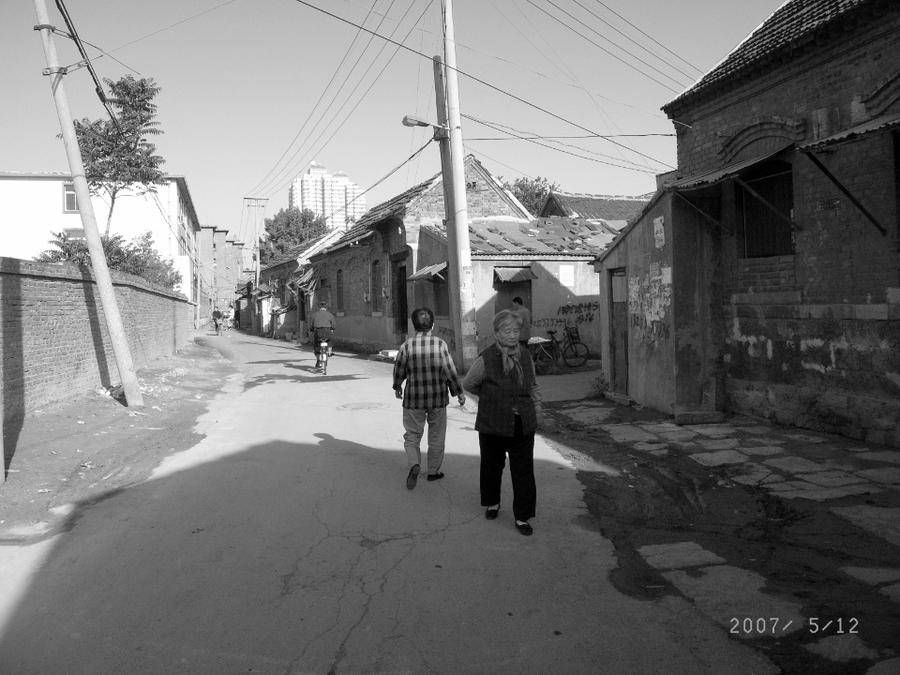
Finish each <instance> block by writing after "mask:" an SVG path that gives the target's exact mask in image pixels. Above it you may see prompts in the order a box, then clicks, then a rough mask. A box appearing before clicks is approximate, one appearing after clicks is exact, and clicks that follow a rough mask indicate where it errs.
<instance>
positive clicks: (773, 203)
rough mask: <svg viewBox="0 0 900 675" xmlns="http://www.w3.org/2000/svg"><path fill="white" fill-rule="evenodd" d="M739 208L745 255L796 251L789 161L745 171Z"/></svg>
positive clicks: (792, 186)
mask: <svg viewBox="0 0 900 675" xmlns="http://www.w3.org/2000/svg"><path fill="white" fill-rule="evenodd" d="M741 183H743V185H742V184H741ZM754 193H756V194H754ZM760 198H762V199H760ZM763 200H765V201H763ZM737 207H738V216H739V218H740V221H739V222H740V224H741V226H742V229H743V233H744V257H745V258H765V257H769V256H778V255H793V254H794V240H793V230H792V228H791V224H790V222H789V221H790V220H791V219H792V217H793V210H794V181H793V175H792V167H791V165H790V164H789V163H787V162H779V161H774V162H766V163H764V164H762V165H760V166H759V167H756V168H755V169H754V170H753V171H748V172H746V173H744V174H742V175H741V177H740V181H739V183H738V190H737Z"/></svg>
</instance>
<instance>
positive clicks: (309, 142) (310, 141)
mask: <svg viewBox="0 0 900 675" xmlns="http://www.w3.org/2000/svg"><path fill="white" fill-rule="evenodd" d="M394 2H395V0H391V4H390V7H393V6H394ZM414 2H415V0H411V1H410V4H409V5H408V6H407V8H406V11H405V12H404V13H403V16H404V17H406V16H407V15H408V14H409V10H410V9H412V6H413V3H414ZM390 7H389V8H390ZM366 18H368V17H366ZM384 20H385V18H384V17H382V19H381V20H380V21H379V22H378V25H377V26H376V28H380V27H381V25H382V24H383V23H384ZM363 23H365V21H363ZM399 29H400V26H399V24H398V26H397V27H396V28H395V29H394V33H392V35H393V34H395V33H396V32H397V31H398V30H399ZM359 33H361V31H357V34H359ZM373 39H374V36H371V37H369V41H368V42H367V43H366V46H365V47H363V49H362V51H361V52H360V53H359V55H358V56H357V57H356V60H355V61H354V62H353V65H352V66H351V67H350V70H349V71H348V72H347V75H346V76H345V77H344V81H343V82H342V83H341V86H340V87H338V89H337V91H335V93H334V95H333V96H332V97H331V100H329V101H328V103H327V104H326V105H325V107H324V108H323V109H322V111H321V112H320V113H319V116H318V118H317V119H316V122H315V124H313V126H312V129H311V130H310V133H309V135H308V137H307V138H306V139H305V140H304V141H303V143H301V144H300V145H299V146H297V148H296V149H295V150H294V152H293V153H292V154H291V156H290V158H289V159H288V161H287V162H286V163H285V165H284V166H283V167H282V168H281V169H280V170H279V171H278V172H277V173H276V174H275V175H274V176H273V177H272V179H271V180H270V181H269V182H268V183H263V184H262V186H261V187H260V190H262V191H266V190H267V188H268V192H267V193H268V194H271V192H273V191H274V190H275V189H276V188H280V187H281V186H282V185H283V182H281V181H283V180H284V178H285V177H290V178H291V179H293V176H292V174H293V172H294V171H295V170H298V169H299V168H300V167H302V166H303V164H304V163H305V162H299V163H298V164H297V165H296V168H295V167H292V166H291V162H293V161H294V159H295V158H296V157H297V156H303V157H304V160H305V159H306V156H307V155H303V151H304V149H305V148H307V147H313V146H315V144H316V143H318V141H319V140H320V139H321V138H322V136H324V135H325V133H327V130H328V128H329V127H330V126H331V124H332V123H333V122H334V120H335V119H336V118H337V116H338V115H340V114H341V112H342V111H343V110H344V109H345V107H346V106H347V104H348V103H349V101H350V99H351V98H352V97H353V92H351V93H349V94H347V96H346V98H344V100H343V101H342V102H341V104H340V105H338V107H337V109H336V110H335V113H334V114H333V115H332V116H331V118H330V119H329V120H328V121H327V122H326V123H325V125H324V126H323V127H322V128H321V129H320V130H319V131H318V132H317V133H316V130H317V129H319V125H320V124H322V121H323V120H324V119H325V116H326V115H327V114H328V112H329V111H330V110H331V108H332V106H333V105H334V102H335V101H336V100H337V98H338V96H340V95H341V92H343V91H344V87H346V86H347V84H348V83H349V82H350V78H351V76H352V75H353V73H354V71H355V70H356V67H357V66H358V65H359V62H360V61H361V60H362V58H363V56H365V55H366V52H367V51H368V49H369V46H370V45H371V44H372V41H373ZM385 47H387V45H386V44H382V46H381V48H380V49H379V50H378V53H377V54H376V55H375V57H374V58H372V59H371V60H370V61H369V65H368V66H367V67H366V69H365V71H363V74H362V75H361V76H360V78H359V80H358V81H357V82H356V86H357V87H359V86H360V85H361V84H362V82H363V81H364V80H365V78H366V76H367V75H368V74H369V71H371V70H372V68H373V67H374V65H375V63H376V62H377V61H378V59H379V58H380V56H381V55H382V53H384V50H385ZM323 95H324V92H323ZM313 134H316V135H315V136H313ZM329 140H331V139H330V138H329ZM322 149H324V147H323V148H322ZM320 152H321V150H320ZM316 154H317V153H313V157H315V155H316ZM285 172H287V173H285Z"/></svg>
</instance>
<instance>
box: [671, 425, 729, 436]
mask: <svg viewBox="0 0 900 675" xmlns="http://www.w3.org/2000/svg"><path fill="white" fill-rule="evenodd" d="M684 428H685V429H690V430H691V431H696V432H697V433H698V434H703V435H704V436H708V437H709V438H722V437H724V436H734V435H735V433H736V432H737V429H735V428H734V427H733V426H731V425H730V424H688V425H685V427H684Z"/></svg>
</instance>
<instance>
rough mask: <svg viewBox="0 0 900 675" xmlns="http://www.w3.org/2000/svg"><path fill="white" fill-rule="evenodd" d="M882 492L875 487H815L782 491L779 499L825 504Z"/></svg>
mask: <svg viewBox="0 0 900 675" xmlns="http://www.w3.org/2000/svg"><path fill="white" fill-rule="evenodd" d="M878 492H881V488H877V487H875V486H874V485H847V486H844V487H823V488H820V487H814V488H812V489H810V488H806V489H801V490H796V491H790V490H787V491H780V492H779V493H778V496H779V497H783V498H784V499H809V500H812V501H815V502H825V501H828V500H829V499H843V498H844V497H852V496H854V495H871V494H875V493H878Z"/></svg>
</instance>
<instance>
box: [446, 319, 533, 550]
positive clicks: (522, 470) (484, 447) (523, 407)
mask: <svg viewBox="0 0 900 675" xmlns="http://www.w3.org/2000/svg"><path fill="white" fill-rule="evenodd" d="M520 332H521V326H520V320H519V318H518V316H516V314H515V313H514V312H513V311H512V310H509V309H504V310H502V311H500V312H498V313H497V315H496V316H495V317H494V338H495V340H496V342H495V343H494V344H492V345H491V346H490V347H488V348H487V349H485V350H484V351H483V352H481V354H479V355H478V358H477V359H475V362H474V363H473V364H472V367H471V368H469V372H468V373H467V374H466V377H465V379H464V380H463V387H464V388H465V389H466V390H467V391H470V392H472V393H473V394H477V395H478V414H477V415H476V417H475V429H476V430H477V431H478V445H479V448H480V450H481V471H480V485H481V505H482V506H484V507H487V508H486V509H485V512H484V516H485V518H487V519H488V520H494V519H495V518H496V517H497V514H498V513H499V512H500V486H501V482H502V479H503V467H504V466H505V465H506V455H509V473H510V476H511V477H512V487H513V517H514V518H515V519H516V529H518V530H519V532H521V533H522V534H524V535H526V536H529V535H531V534H532V533H533V529H532V527H531V525H530V524H529V522H528V521H529V520H531V518H533V517H534V515H535V506H536V503H537V488H536V486H535V482H534V432H535V430H536V429H537V428H538V427H539V426H541V425H542V424H543V412H542V408H541V397H540V392H539V390H538V385H537V381H536V379H535V376H534V363H533V362H532V360H531V354H530V352H529V351H528V350H527V349H525V348H523V347H522V346H521V345H520V344H519V336H520Z"/></svg>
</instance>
